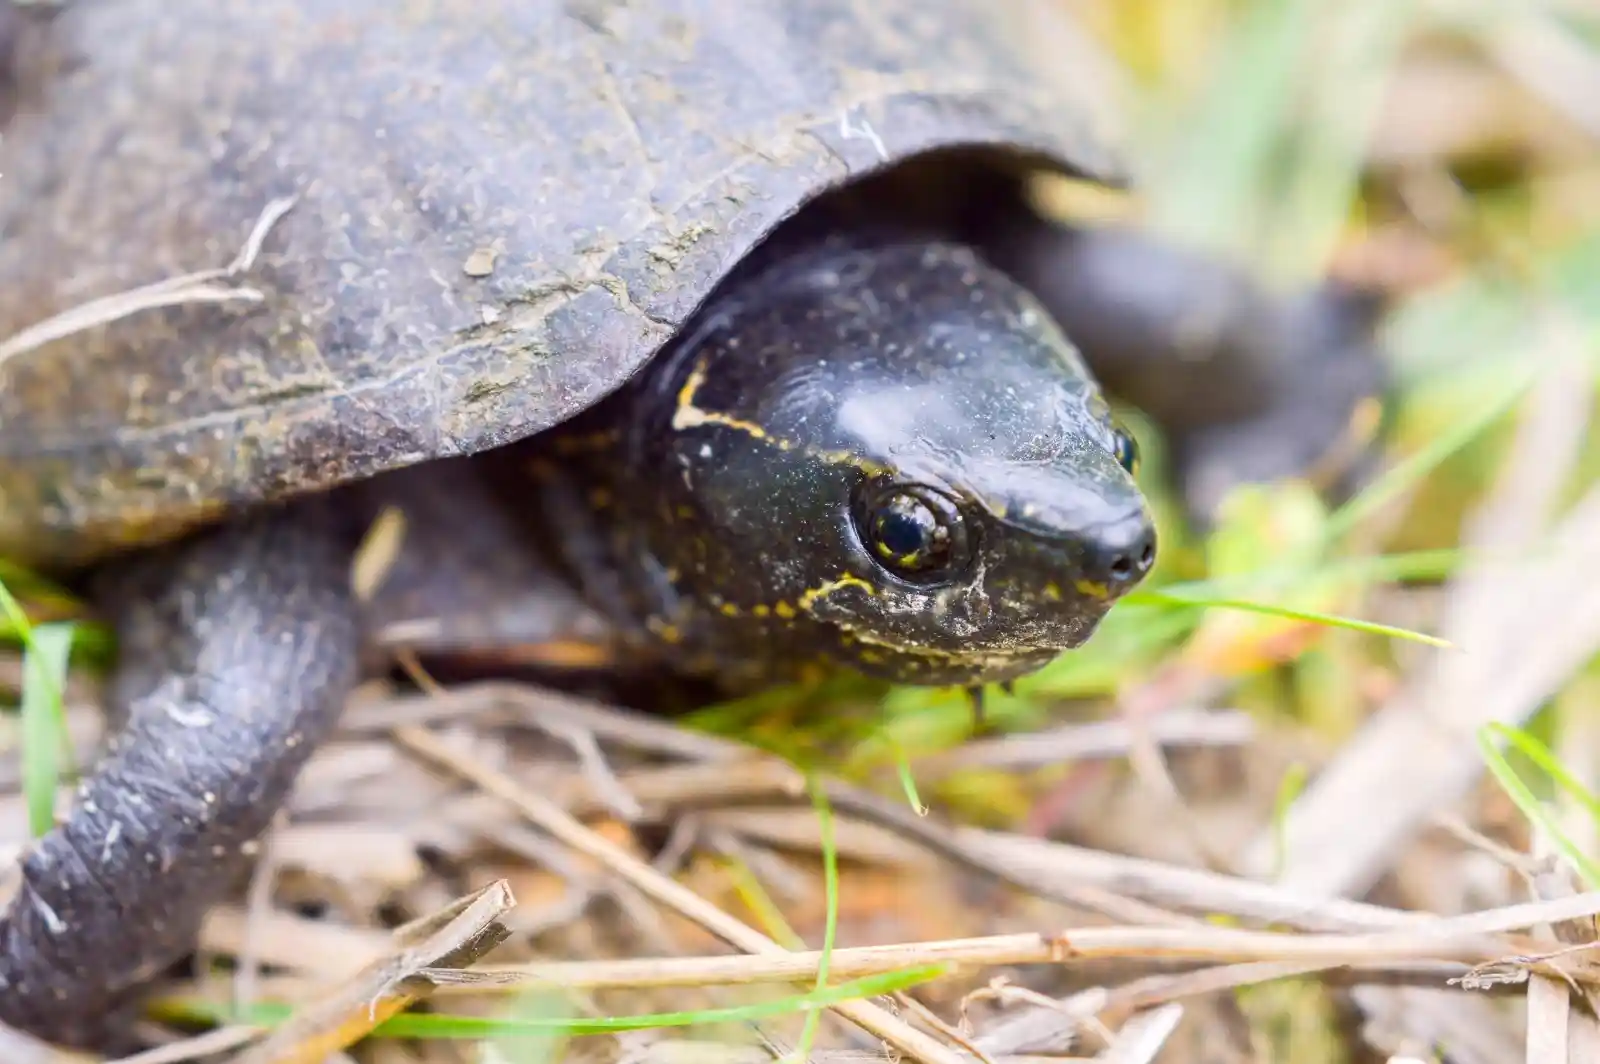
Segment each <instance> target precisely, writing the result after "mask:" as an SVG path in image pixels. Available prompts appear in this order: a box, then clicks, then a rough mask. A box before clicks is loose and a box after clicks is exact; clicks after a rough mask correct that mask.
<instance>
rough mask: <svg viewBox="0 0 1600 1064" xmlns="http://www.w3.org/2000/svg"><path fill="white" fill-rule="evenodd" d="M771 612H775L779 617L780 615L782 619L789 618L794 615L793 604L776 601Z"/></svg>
mask: <svg viewBox="0 0 1600 1064" xmlns="http://www.w3.org/2000/svg"><path fill="white" fill-rule="evenodd" d="M772 612H773V613H775V614H777V615H778V616H779V617H782V618H783V619H784V620H789V619H790V618H792V617H793V616H795V608H794V606H793V605H791V604H790V603H787V602H780V603H778V604H777V605H776V606H774V607H772Z"/></svg>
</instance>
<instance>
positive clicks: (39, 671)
mask: <svg viewBox="0 0 1600 1064" xmlns="http://www.w3.org/2000/svg"><path fill="white" fill-rule="evenodd" d="M72 629H73V626H72V625H71V624H41V625H39V626H38V627H37V628H34V629H33V630H32V631H31V633H30V638H29V640H28V650H27V652H26V654H25V655H24V657H23V662H22V790H23V794H24V795H26V797H27V803H28V828H29V830H30V831H32V832H33V834H34V837H36V838H37V837H38V836H40V835H43V834H44V833H45V832H47V831H49V830H50V829H51V828H53V827H55V805H56V790H57V788H58V786H59V784H60V781H61V763H62V760H63V756H62V755H63V753H64V751H63V749H62V747H63V745H64V744H63V737H64V736H65V734H66V710H65V709H64V707H63V706H62V703H61V692H62V690H63V689H64V688H65V687H66V678H67V663H68V661H69V659H70V658H71V655H72Z"/></svg>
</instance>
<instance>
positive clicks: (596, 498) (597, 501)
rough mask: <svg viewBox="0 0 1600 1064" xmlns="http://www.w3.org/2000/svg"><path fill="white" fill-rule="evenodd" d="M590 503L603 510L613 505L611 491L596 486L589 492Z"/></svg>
mask: <svg viewBox="0 0 1600 1064" xmlns="http://www.w3.org/2000/svg"><path fill="white" fill-rule="evenodd" d="M589 505H590V506H593V507H594V508H595V509H596V510H603V509H605V508H606V507H607V506H610V505H611V492H609V491H607V490H606V489H605V488H595V489H594V490H592V491H590V492H589Z"/></svg>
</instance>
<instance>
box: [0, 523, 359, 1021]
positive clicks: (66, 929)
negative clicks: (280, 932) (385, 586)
mask: <svg viewBox="0 0 1600 1064" xmlns="http://www.w3.org/2000/svg"><path fill="white" fill-rule="evenodd" d="M308 514H309V516H308ZM350 557H351V551H350V547H349V546H348V545H347V544H346V543H345V542H344V541H343V540H342V539H341V538H340V537H339V536H338V535H337V534H336V531H335V528H334V526H333V525H332V523H331V522H330V523H322V522H319V521H318V520H316V513H315V512H313V511H309V510H308V509H293V510H285V511H280V512H277V513H273V514H269V515H266V516H263V517H259V518H254V519H250V520H247V521H243V522H241V523H239V524H236V525H230V526H227V527H225V528H222V529H220V530H218V531H215V532H211V533H207V534H204V535H202V536H200V537H198V538H196V539H193V540H190V541H187V542H185V543H184V544H182V545H179V546H177V547H174V548H171V549H166V550H162V551H159V552H153V553H151V554H147V555H141V556H139V557H137V558H134V559H132V560H130V561H127V562H123V563H119V564H118V565H117V566H115V567H114V568H112V569H110V570H108V571H106V572H103V573H101V574H99V575H98V576H97V577H96V578H95V581H94V583H95V587H94V592H95V597H96V598H97V600H98V602H99V604H100V605H101V606H102V607H103V609H104V611H105V615H106V616H107V617H108V618H109V619H110V620H111V621H112V622H113V623H114V625H115V629H116V633H117V636H118V645H119V658H120V661H119V664H118V666H117V669H116V672H115V674H114V675H113V677H112V680H111V683H110V686H109V688H108V699H107V701H108V704H109V707H110V710H111V713H112V715H113V721H112V726H113V728H114V729H115V731H114V733H113V735H112V737H111V738H110V740H109V742H108V744H107V748H106V750H105V752H104V754H103V756H102V757H101V759H100V762H99V765H98V767H97V768H96V769H95V772H94V774H93V776H92V777H91V778H89V779H88V780H87V781H86V782H85V783H84V784H83V785H82V787H81V788H80V789H79V792H78V797H77V802H76V804H75V807H74V811H73V812H72V814H71V816H70V817H69V818H68V819H67V820H66V822H65V823H62V824H60V825H59V826H58V827H57V828H56V829H55V830H54V831H52V832H51V833H50V834H48V835H47V836H45V837H44V838H43V839H41V840H39V841H38V843H37V845H36V846H35V847H34V849H33V850H32V851H31V852H30V853H29V854H28V855H27V857H26V859H25V860H24V861H23V863H22V883H21V887H20V889H19V890H18V892H17V894H16V896H15V898H14V899H13V900H12V902H11V904H10V909H9V911H8V912H6V914H5V916H4V918H3V919H0V1021H4V1022H5V1023H7V1024H10V1025H11V1026H13V1027H16V1028H18V1029H20V1030H23V1031H25V1032H28V1033H30V1034H33V1035H35V1036H37V1037H40V1038H44V1039H46V1040H49V1041H53V1042H57V1043H60V1044H63V1045H72V1046H77V1047H82V1048H94V1049H101V1050H106V1049H109V1048H112V1047H117V1048H121V1046H122V1040H123V1039H124V1038H126V1037H128V1028H127V1023H128V1021H129V1020H130V1019H131V1018H132V1017H131V1013H132V1011H133V1008H134V1007H135V1006H136V1004H137V996H138V993H139V990H140V988H141V987H142V985H143V984H144V983H146V982H147V981H148V980H149V979H150V978H151V977H152V976H153V975H155V974H157V973H158V972H159V971H160V970H161V969H162V968H164V967H166V966H167V965H169V964H171V963H173V962H174V961H176V960H178V959H180V958H181V957H182V956H183V955H184V954H185V953H187V952H188V951H189V950H191V949H192V948H193V946H194V944H195V939H196V936H197V934H198V929H199V925H200V922H201V920H202V918H203V917H204V916H205V914H206V912H207V910H208V909H209V908H211V907H212V906H213V905H214V904H216V903H218V902H220V901H222V900H223V899H224V898H225V897H226V895H227V894H228V892H229V891H231V890H233V889H235V888H236V887H237V886H238V884H239V883H240V881H241V880H242V878H243V875H244V873H245V872H246V870H247V869H248V867H249V865H250V862H251V852H252V850H253V849H254V843H255V841H256V839H257V837H258V836H259V835H260V834H261V833H262V831H263V830H264V829H265V828H266V827H267V826H268V824H269V823H270V822H271V820H272V818H273V817H274V815H275V814H276V813H277V812H278V810H279V808H280V806H281V805H282V803H283V801H284V800H285V798H286V797H287V794H288V792H289V790H290V788H291V786H292V785H293V783H294V780H295V778H296V776H297V774H298V773H299V770H300V768H301V766H302V765H303V764H304V763H305V761H306V759H307V757H308V756H309V755H310V754H311V753H312V752H313V751H314V750H315V749H316V747H317V746H318V744H319V743H320V742H321V741H322V740H323V739H324V738H325V737H326V735H327V734H328V732H329V731H330V730H331V728H332V727H333V725H334V724H335V722H336V720H337V718H338V716H339V712H340V710H341V708H342V706H343V704H344V701H345V698H346V696H347V695H348V693H349V692H350V690H351V689H352V687H353V686H354V684H355V682H356V679H357V674H358V669H357V662H358V654H359V637H360V634H359V622H358V615H357V611H356V606H355V603H354V600H353V595H352V593H351V590H350V576H349V564H350Z"/></svg>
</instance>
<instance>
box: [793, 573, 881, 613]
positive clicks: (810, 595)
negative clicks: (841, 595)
mask: <svg viewBox="0 0 1600 1064" xmlns="http://www.w3.org/2000/svg"><path fill="white" fill-rule="evenodd" d="M847 587H858V588H860V589H861V590H862V591H864V592H866V593H867V594H868V595H871V594H873V587H872V585H871V584H869V583H867V582H866V581H865V580H863V579H861V577H859V576H854V575H852V574H850V573H846V574H844V575H843V576H841V577H839V578H838V579H837V580H829V581H827V582H825V583H821V584H818V585H817V586H816V587H813V588H807V589H806V591H805V593H804V594H802V595H801V596H800V608H801V609H802V610H806V611H808V612H809V611H810V609H811V607H812V606H814V605H816V602H817V600H818V599H820V598H826V597H828V596H829V595H831V594H833V593H834V592H835V591H841V590H843V589H844V588H847Z"/></svg>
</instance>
